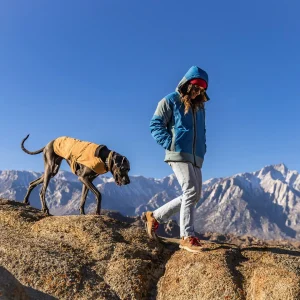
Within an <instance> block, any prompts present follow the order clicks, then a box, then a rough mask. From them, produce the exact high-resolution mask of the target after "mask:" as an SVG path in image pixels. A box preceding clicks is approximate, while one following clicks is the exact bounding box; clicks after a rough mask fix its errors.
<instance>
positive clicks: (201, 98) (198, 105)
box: [179, 84, 207, 115]
mask: <svg viewBox="0 0 300 300" xmlns="http://www.w3.org/2000/svg"><path fill="white" fill-rule="evenodd" d="M179 93H180V100H181V102H182V103H183V105H184V114H185V115H186V114H187V113H188V112H189V110H190V109H194V110H195V111H198V110H199V109H204V102H206V101H207V99H206V97H205V95H204V94H200V95H198V96H197V97H196V98H195V99H191V98H190V85H189V84H186V85H185V86H183V87H182V88H181V90H180V91H179Z"/></svg>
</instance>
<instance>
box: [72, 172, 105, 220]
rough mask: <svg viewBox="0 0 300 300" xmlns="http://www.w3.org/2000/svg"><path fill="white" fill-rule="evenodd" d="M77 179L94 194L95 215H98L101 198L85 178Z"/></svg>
mask: <svg viewBox="0 0 300 300" xmlns="http://www.w3.org/2000/svg"><path fill="white" fill-rule="evenodd" d="M78 179H79V180H80V181H81V182H82V183H83V184H84V185H85V186H86V187H87V188H88V189H89V190H90V191H92V192H93V193H94V195H95V197H96V201H97V208H96V215H100V210H101V201H102V196H101V194H100V192H99V191H98V190H97V188H96V187H95V186H94V185H93V183H92V182H91V181H90V180H89V179H88V178H86V177H83V176H80V177H78Z"/></svg>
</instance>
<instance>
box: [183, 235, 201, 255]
mask: <svg viewBox="0 0 300 300" xmlns="http://www.w3.org/2000/svg"><path fill="white" fill-rule="evenodd" d="M179 248H181V249H185V250H187V251H189V252H201V250H202V244H201V243H200V240H199V239H198V238H197V237H195V236H188V237H186V238H182V239H181V240H180V244H179Z"/></svg>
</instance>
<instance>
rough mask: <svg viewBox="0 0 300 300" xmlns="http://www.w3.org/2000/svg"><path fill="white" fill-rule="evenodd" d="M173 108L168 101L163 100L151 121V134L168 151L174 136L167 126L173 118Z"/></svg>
mask: <svg viewBox="0 0 300 300" xmlns="http://www.w3.org/2000/svg"><path fill="white" fill-rule="evenodd" d="M172 114H173V111H172V107H171V105H170V103H169V101H168V100H167V99H165V98H164V99H162V100H161V101H160V102H159V103H158V105H157V108H156V111H155V112H154V115H153V117H152V119H151V121H150V130H151V134H152V136H153V137H154V139H155V140H156V142H157V143H158V144H159V145H161V146H162V147H163V148H165V149H166V150H169V149H170V146H171V143H172V136H171V134H170V133H169V132H168V129H167V125H168V123H169V121H170V120H171V118H172Z"/></svg>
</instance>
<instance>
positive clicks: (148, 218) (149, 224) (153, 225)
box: [141, 211, 159, 240]
mask: <svg viewBox="0 0 300 300" xmlns="http://www.w3.org/2000/svg"><path fill="white" fill-rule="evenodd" d="M141 219H142V220H143V221H144V222H145V228H146V231H147V234H148V236H149V238H150V239H155V240H157V235H156V233H155V231H156V230H157V229H158V226H159V224H158V222H157V221H156V219H155V218H154V217H153V212H152V211H146V212H143V213H142V216H141Z"/></svg>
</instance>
